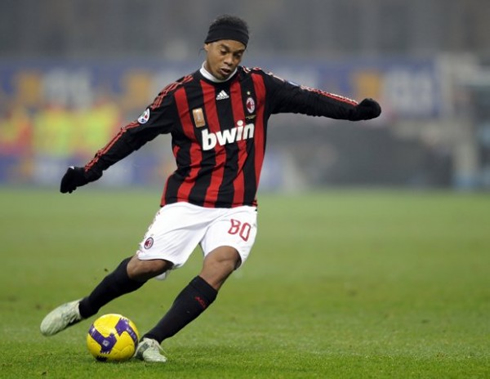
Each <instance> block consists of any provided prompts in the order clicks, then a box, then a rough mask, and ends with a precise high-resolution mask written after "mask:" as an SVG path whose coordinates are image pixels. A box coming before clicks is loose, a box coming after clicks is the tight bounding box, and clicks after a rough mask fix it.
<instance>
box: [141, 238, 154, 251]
mask: <svg viewBox="0 0 490 379" xmlns="http://www.w3.org/2000/svg"><path fill="white" fill-rule="evenodd" d="M143 246H144V247H145V249H147V250H148V249H150V248H151V247H152V246H153V237H148V238H147V239H146V240H145V243H144V244H143Z"/></svg>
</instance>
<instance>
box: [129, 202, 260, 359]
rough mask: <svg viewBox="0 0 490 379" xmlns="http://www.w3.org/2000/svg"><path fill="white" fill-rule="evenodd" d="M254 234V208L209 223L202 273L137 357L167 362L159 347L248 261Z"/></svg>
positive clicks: (147, 337) (147, 338)
mask: <svg viewBox="0 0 490 379" xmlns="http://www.w3.org/2000/svg"><path fill="white" fill-rule="evenodd" d="M256 232H257V213H256V210H255V208H253V207H240V208H238V209H230V210H227V211H223V213H222V214H221V215H220V216H219V217H218V218H217V219H216V220H214V221H213V222H212V224H211V225H210V226H209V228H208V229H207V232H206V234H205V236H204V238H203V240H202V241H201V247H202V249H203V252H204V255H205V259H204V263H203V267H202V270H201V272H200V273H199V275H198V276H197V277H195V278H194V279H193V280H192V281H191V282H190V283H189V284H188V285H187V287H186V288H184V290H183V291H182V292H181V293H180V294H179V295H178V296H177V298H176V299H175V301H174V303H173V304H172V306H171V308H170V309H169V311H168V312H167V313H166V314H165V315H164V317H163V318H162V319H161V320H160V321H159V322H158V324H157V325H156V326H155V327H154V328H153V329H152V330H150V331H149V332H148V333H146V334H145V335H144V336H143V338H142V342H141V343H140V345H139V347H138V350H137V352H136V357H137V358H139V359H143V360H145V361H147V362H165V361H166V359H165V358H164V357H162V356H161V355H160V354H159V348H160V344H161V343H162V342H163V341H164V340H165V339H167V338H169V337H171V336H173V335H175V334H176V333H177V332H178V331H180V330H181V329H182V328H184V327H185V326H186V325H188V324H189V323H190V322H192V321H193V320H195V319H196V318H197V317H198V316H199V315H201V314H202V313H203V312H204V311H205V310H206V309H207V308H208V307H209V305H211V303H212V302H213V301H214V300H215V299H216V296H217V294H218V291H219V289H220V288H221V286H222V285H223V284H224V282H225V281H226V279H227V278H228V277H229V276H230V275H231V273H232V272H233V271H234V270H235V269H236V268H238V266H240V265H241V264H242V263H243V262H245V260H246V259H247V257H248V255H249V253H250V250H251V249H252V246H253V244H254V241H255V236H256ZM160 357H162V359H160Z"/></svg>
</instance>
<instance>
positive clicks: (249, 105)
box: [246, 97, 255, 113]
mask: <svg viewBox="0 0 490 379" xmlns="http://www.w3.org/2000/svg"><path fill="white" fill-rule="evenodd" d="M246 105H247V111H248V113H254V110H255V101H254V99H252V98H251V97H249V98H248V99H247V102H246Z"/></svg>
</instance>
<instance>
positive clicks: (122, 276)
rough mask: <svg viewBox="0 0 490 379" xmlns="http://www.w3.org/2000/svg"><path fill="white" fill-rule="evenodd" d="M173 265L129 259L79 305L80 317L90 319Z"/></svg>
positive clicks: (163, 261)
mask: <svg viewBox="0 0 490 379" xmlns="http://www.w3.org/2000/svg"><path fill="white" fill-rule="evenodd" d="M171 267H172V263H170V262H168V261H166V260H163V259H154V260H149V261H142V260H140V259H139V258H138V255H134V256H133V257H132V258H127V259H125V260H123V261H122V262H121V264H120V265H119V266H118V267H117V268H116V269H115V270H114V271H113V272H112V273H110V274H109V275H107V276H106V277H105V278H104V279H103V280H102V281H101V282H100V283H99V285H98V286H97V287H95V289H94V290H93V291H92V293H91V294H90V295H89V296H87V297H85V298H84V299H82V300H81V301H80V305H79V311H80V316H81V317H82V318H83V319H84V318H88V317H90V316H93V315H95V314H96V313H97V312H98V311H99V309H100V308H102V307H103V306H104V305H106V304H108V303H109V302H111V301H112V300H114V299H116V298H118V297H120V296H122V295H125V294H128V293H130V292H133V291H136V290H137V289H139V288H140V287H141V286H142V285H143V284H145V283H146V282H147V281H148V280H149V279H151V278H153V277H155V276H157V275H160V274H162V273H164V272H166V271H167V270H168V269H170V268H171Z"/></svg>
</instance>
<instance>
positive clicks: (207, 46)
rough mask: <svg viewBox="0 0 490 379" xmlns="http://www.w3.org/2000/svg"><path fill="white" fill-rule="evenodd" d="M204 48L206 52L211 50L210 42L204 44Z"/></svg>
mask: <svg viewBox="0 0 490 379" xmlns="http://www.w3.org/2000/svg"><path fill="white" fill-rule="evenodd" d="M204 50H205V51H206V53H207V52H208V51H209V43H205V44H204Z"/></svg>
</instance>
